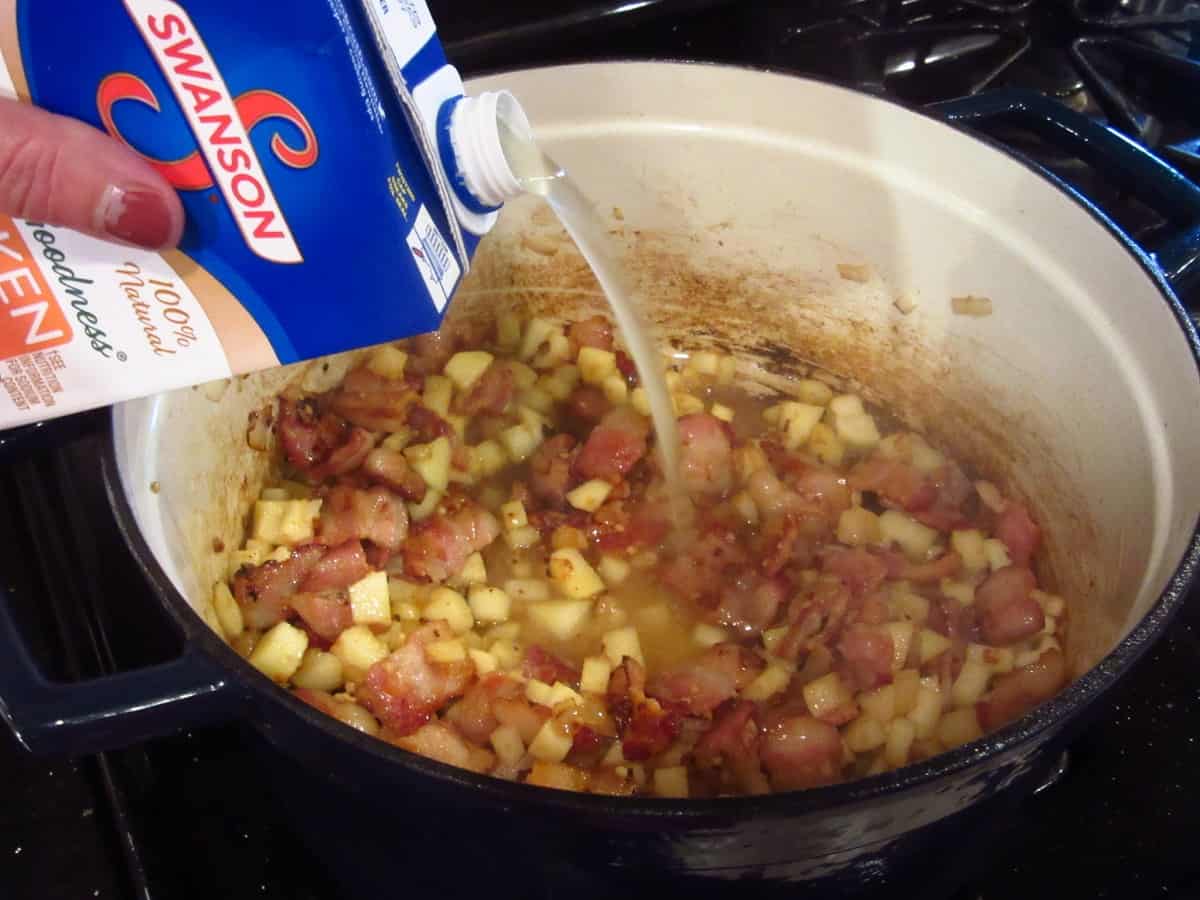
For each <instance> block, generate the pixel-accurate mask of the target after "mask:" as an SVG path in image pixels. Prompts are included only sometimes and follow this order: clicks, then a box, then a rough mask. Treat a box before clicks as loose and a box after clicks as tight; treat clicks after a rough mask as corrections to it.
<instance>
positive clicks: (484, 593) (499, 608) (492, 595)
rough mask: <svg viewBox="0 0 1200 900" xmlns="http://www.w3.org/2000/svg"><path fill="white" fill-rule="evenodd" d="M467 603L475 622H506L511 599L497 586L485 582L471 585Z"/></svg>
mask: <svg viewBox="0 0 1200 900" xmlns="http://www.w3.org/2000/svg"><path fill="white" fill-rule="evenodd" d="M467 604H468V605H469V606H470V607H471V614H472V615H473V616H474V617H475V621H477V622H507V621H508V616H509V613H510V611H511V609H512V600H511V599H510V598H509V596H508V594H506V593H505V592H504V591H502V590H501V589H500V588H498V587H490V586H488V585H486V584H476V585H472V586H471V593H470V596H469V599H468V601H467Z"/></svg>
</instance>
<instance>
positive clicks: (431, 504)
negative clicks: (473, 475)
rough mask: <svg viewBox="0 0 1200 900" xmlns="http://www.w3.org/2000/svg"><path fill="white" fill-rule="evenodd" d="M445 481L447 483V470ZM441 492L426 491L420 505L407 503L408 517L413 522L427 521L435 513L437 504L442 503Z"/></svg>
mask: <svg viewBox="0 0 1200 900" xmlns="http://www.w3.org/2000/svg"><path fill="white" fill-rule="evenodd" d="M446 480H447V481H449V480H450V479H449V469H447V476H446ZM442 497H443V492H442V491H435V490H427V491H426V492H425V496H424V498H423V499H422V500H421V502H420V503H409V504H407V506H408V517H409V518H410V519H412V520H413V521H414V522H421V521H423V520H425V519H428V518H429V517H430V516H432V515H433V514H434V513H435V512H437V508H438V504H440V503H441V502H442Z"/></svg>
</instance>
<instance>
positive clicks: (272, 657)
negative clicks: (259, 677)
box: [250, 622, 308, 684]
mask: <svg viewBox="0 0 1200 900" xmlns="http://www.w3.org/2000/svg"><path fill="white" fill-rule="evenodd" d="M307 649H308V635H307V634H306V633H305V632H304V630H303V629H300V628H296V627H295V626H294V625H289V624H288V623H287V622H280V623H279V624H277V625H275V626H274V627H273V628H272V629H271V630H270V631H268V632H267V633H266V634H264V635H263V636H262V637H261V638H259V639H258V643H257V644H256V645H255V646H254V652H253V653H251V654H250V665H252V666H254V668H256V669H258V671H260V672H262V673H263V674H264V675H266V676H267V677H268V678H270V679H271V680H272V681H276V682H278V683H280V684H283V683H284V682H285V681H287V680H288V679H289V678H291V677H292V675H294V674H295V673H296V670H297V669H298V668H300V662H301V660H302V659H304V651H305V650H307Z"/></svg>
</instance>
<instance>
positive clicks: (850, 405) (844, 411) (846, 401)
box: [828, 394, 866, 422]
mask: <svg viewBox="0 0 1200 900" xmlns="http://www.w3.org/2000/svg"><path fill="white" fill-rule="evenodd" d="M828 406H829V412H830V415H831V416H833V417H834V421H835V422H836V420H837V417H838V416H861V415H862V414H863V413H865V412H866V409H865V408H863V402H862V398H860V397H858V396H857V395H855V394H839V395H838V396H837V397H834V398H832V399H831V400H830V401H829V403H828Z"/></svg>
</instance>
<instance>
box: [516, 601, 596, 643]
mask: <svg viewBox="0 0 1200 900" xmlns="http://www.w3.org/2000/svg"><path fill="white" fill-rule="evenodd" d="M591 611H592V602H591V601H590V600H547V601H545V602H543V603H531V604H529V606H528V608H527V615H528V616H529V619H530V621H532V622H534V623H536V624H537V625H539V626H540V627H542V628H544V629H545V630H546V631H548V632H550V633H551V634H552V635H554V636H555V637H556V638H558V639H559V640H560V641H569V640H571V639H572V638H575V637H578V636H579V634H580V633H581V632H582V631H583V628H584V626H585V625H586V624H587V620H588V615H589V614H590V613H591Z"/></svg>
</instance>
